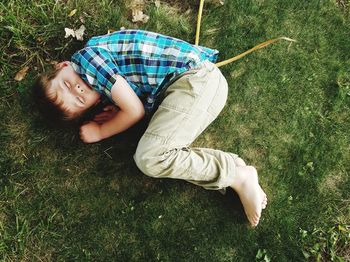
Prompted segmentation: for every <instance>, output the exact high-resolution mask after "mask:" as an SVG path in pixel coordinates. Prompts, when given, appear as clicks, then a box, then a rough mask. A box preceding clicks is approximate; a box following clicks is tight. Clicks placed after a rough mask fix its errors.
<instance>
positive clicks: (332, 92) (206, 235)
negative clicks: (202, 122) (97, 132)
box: [0, 0, 350, 261]
mask: <svg viewBox="0 0 350 262" xmlns="http://www.w3.org/2000/svg"><path fill="white" fill-rule="evenodd" d="M125 2H126V1H122V0H120V1H107V0H101V1H92V0H87V1H77V0H76V1H63V0H62V1H53V0H52V1H49V0H36V1H25V0H5V1H1V3H0V28H1V29H0V30H1V31H0V32H1V34H0V115H1V116H2V119H1V127H0V148H1V150H0V259H1V260H3V261H70V260H77V261H129V260H132V261H156V260H161V261H182V260H186V261H255V260H257V261H269V260H270V261H305V260H310V261H349V259H350V240H349V239H350V209H349V206H350V205H349V203H350V202H349V201H350V178H349V177H350V176H349V173H350V147H349V145H350V135H349V130H350V37H349V32H350V17H349V6H350V2H349V1H331V0H329V1H318V0H310V1H283V0H272V1H244V0H235V1H233V0H232V1H229V0H226V1H225V5H224V6H222V7H221V6H215V5H213V4H209V3H206V4H205V8H204V13H203V21H202V33H201V38H200V44H202V45H205V46H209V47H213V48H216V49H218V50H220V54H221V55H220V60H224V59H226V58H229V57H232V56H234V55H236V54H239V53H241V52H243V51H245V50H247V49H249V48H251V47H253V46H254V45H256V44H258V43H260V42H263V41H265V40H267V39H271V38H275V37H278V36H282V35H285V36H288V37H291V38H293V39H296V40H297V41H298V42H297V43H293V44H290V43H288V42H280V43H277V44H275V45H273V46H269V47H267V48H265V49H263V50H260V51H257V52H255V53H253V54H251V55H249V56H247V57H245V58H244V59H242V60H240V61H238V62H236V63H233V64H230V65H227V66H225V67H223V68H222V71H223V73H224V75H225V76H226V78H227V80H228V82H229V86H230V91H229V98H228V102H227V105H226V107H225V109H224V110H223V112H222V114H221V115H220V117H219V118H218V119H217V120H216V121H215V122H214V123H213V124H212V125H211V126H210V127H209V128H208V129H207V130H206V131H205V133H204V134H203V135H202V136H201V137H200V138H199V139H198V140H197V141H196V142H195V145H197V146H205V147H214V148H218V149H222V150H227V151H231V152H234V153H237V154H239V155H240V156H241V157H242V158H243V159H245V160H246V161H247V162H248V163H249V164H252V165H254V166H256V167H257V169H258V172H259V176H260V181H261V183H262V185H263V187H264V189H265V190H266V192H267V194H268V197H269V205H268V207H267V209H266V210H265V211H264V212H263V218H262V221H261V223H260V225H259V226H258V228H256V229H254V230H253V229H250V228H249V227H248V226H247V223H246V219H245V217H244V213H243V211H242V207H241V205H240V203H239V201H238V200H237V196H234V195H232V194H231V193H230V194H228V195H226V196H222V195H220V194H219V193H217V192H212V191H205V190H203V189H201V188H199V187H195V186H193V185H191V184H188V183H186V182H184V181H175V180H166V179H163V180H157V179H152V178H148V177H146V176H144V175H143V174H142V173H141V172H140V171H139V170H138V169H137V168H136V166H135V164H134V163H133V161H132V155H133V152H134V150H135V148H136V145H137V139H138V137H139V136H140V134H141V133H142V129H143V128H144V126H143V125H142V124H141V125H138V126H136V127H135V128H133V129H132V130H130V131H129V132H127V133H125V134H121V135H119V136H116V137H113V138H111V139H108V140H106V141H103V142H101V143H97V144H94V145H85V144H83V143H82V142H81V141H79V138H78V135H77V132H76V130H73V129H70V130H49V129H47V128H46V127H45V125H43V124H42V123H41V121H40V118H38V117H37V113H36V112H35V110H33V108H34V107H33V102H32V101H31V98H30V96H29V93H30V92H29V91H30V87H31V84H32V83H33V79H34V78H35V76H36V75H37V74H38V73H40V72H42V71H43V69H44V68H47V67H49V62H50V61H59V60H62V59H69V55H70V54H72V52H74V51H75V50H77V49H78V48H80V47H82V45H83V43H82V42H79V41H74V40H72V39H70V38H68V39H66V38H64V28H65V27H69V28H78V27H79V26H80V24H81V21H80V19H79V16H84V19H85V26H86V28H87V36H86V39H88V38H89V37H91V36H93V35H97V34H104V33H106V32H107V30H108V29H119V28H120V27H121V26H124V27H126V28H143V29H147V30H152V31H157V32H161V33H165V34H169V35H172V36H176V37H180V38H182V39H185V40H187V41H190V42H194V35H195V24H196V16H197V7H198V3H193V1H189V0H186V1H170V0H169V1H161V7H160V8H159V9H157V8H156V7H155V5H154V4H152V1H148V4H147V5H146V11H145V12H146V13H147V14H149V15H150V20H149V22H148V23H147V24H145V25H135V24H133V23H131V22H130V17H129V11H128V8H127V7H126V6H125V4H124V3H125ZM194 2H196V1H194ZM74 8H76V9H77V13H76V14H75V15H74V16H73V17H68V14H69V12H70V11H71V10H72V9H74ZM187 10H189V11H188V12H186V11H187ZM25 65H29V66H30V71H29V74H28V75H27V76H26V78H25V79H24V80H23V81H21V82H16V81H14V80H13V78H14V76H15V74H16V72H17V71H19V69H21V68H22V67H23V66H25Z"/></svg>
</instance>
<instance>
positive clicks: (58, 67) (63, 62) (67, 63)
mask: <svg viewBox="0 0 350 262" xmlns="http://www.w3.org/2000/svg"><path fill="white" fill-rule="evenodd" d="M69 65H70V62H69V61H62V62H60V63H58V64H56V65H55V68H56V69H61V68H63V67H65V66H69Z"/></svg>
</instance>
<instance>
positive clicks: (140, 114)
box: [134, 104, 145, 122]
mask: <svg viewBox="0 0 350 262" xmlns="http://www.w3.org/2000/svg"><path fill="white" fill-rule="evenodd" d="M144 116H145V108H144V107H143V105H142V104H141V105H139V106H138V107H137V109H136V110H134V118H135V120H136V121H137V122H138V121H140V120H141V119H142V118H143V117H144Z"/></svg>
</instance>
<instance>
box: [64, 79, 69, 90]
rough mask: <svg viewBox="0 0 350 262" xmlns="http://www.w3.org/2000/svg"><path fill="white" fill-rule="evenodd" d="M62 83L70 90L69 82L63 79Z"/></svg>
mask: <svg viewBox="0 0 350 262" xmlns="http://www.w3.org/2000/svg"><path fill="white" fill-rule="evenodd" d="M64 85H65V86H66V87H67V88H68V89H69V90H70V84H69V83H68V82H66V81H64Z"/></svg>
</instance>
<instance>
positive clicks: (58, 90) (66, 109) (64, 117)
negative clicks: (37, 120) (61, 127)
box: [33, 61, 100, 124]
mask: <svg viewBox="0 0 350 262" xmlns="http://www.w3.org/2000/svg"><path fill="white" fill-rule="evenodd" d="M33 95H34V98H35V100H36V104H37V106H38V108H39V110H40V112H41V113H42V115H43V116H44V117H45V118H46V119H47V120H48V121H49V122H50V123H53V124H58V123H64V122H69V121H71V120H75V119H77V118H79V117H80V116H81V115H82V114H83V113H84V112H86V111H87V110H88V109H89V108H91V107H92V106H94V105H95V104H97V103H98V101H99V98H100V94H99V93H98V92H96V91H95V90H93V89H91V87H90V86H88V85H87V84H86V83H85V82H84V81H83V80H82V79H81V77H80V76H79V75H78V74H77V73H76V72H75V71H74V69H73V67H72V66H71V64H70V62H68V61H64V62H61V63H59V64H57V65H56V66H55V68H54V69H53V70H52V71H50V72H48V73H46V74H43V75H41V76H40V77H39V78H38V79H37V81H36V83H35V84H34V88H33Z"/></svg>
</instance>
